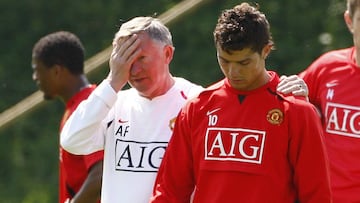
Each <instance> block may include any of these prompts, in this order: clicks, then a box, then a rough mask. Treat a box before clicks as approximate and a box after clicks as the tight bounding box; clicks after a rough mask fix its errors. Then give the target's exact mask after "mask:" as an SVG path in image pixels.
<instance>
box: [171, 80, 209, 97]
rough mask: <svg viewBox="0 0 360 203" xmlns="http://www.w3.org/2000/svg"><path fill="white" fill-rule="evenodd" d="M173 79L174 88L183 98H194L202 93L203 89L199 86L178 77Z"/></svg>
mask: <svg viewBox="0 0 360 203" xmlns="http://www.w3.org/2000/svg"><path fill="white" fill-rule="evenodd" d="M174 79H175V88H177V89H178V90H180V91H181V93H182V94H184V95H183V96H184V97H186V98H194V97H196V96H197V95H198V94H199V93H200V92H201V91H203V89H204V88H203V87H202V86H201V85H198V84H195V83H193V82H190V81H189V80H186V79H184V78H180V77H174Z"/></svg>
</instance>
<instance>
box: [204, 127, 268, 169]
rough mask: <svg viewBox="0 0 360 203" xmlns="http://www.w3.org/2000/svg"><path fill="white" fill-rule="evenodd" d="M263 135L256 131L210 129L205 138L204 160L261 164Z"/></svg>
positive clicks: (262, 132) (261, 132)
mask: <svg viewBox="0 0 360 203" xmlns="http://www.w3.org/2000/svg"><path fill="white" fill-rule="evenodd" d="M265 134H266V133H265V132H264V131H258V130H250V129H242V128H218V127H210V128H208V129H207V132H206V136H205V160H219V161H226V160H229V161H238V162H247V163H256V164H261V161H262V155H263V150H264V143H265Z"/></svg>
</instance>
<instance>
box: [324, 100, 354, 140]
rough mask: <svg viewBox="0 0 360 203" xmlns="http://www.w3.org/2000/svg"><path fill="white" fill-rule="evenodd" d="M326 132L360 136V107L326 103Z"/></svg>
mask: <svg viewBox="0 0 360 203" xmlns="http://www.w3.org/2000/svg"><path fill="white" fill-rule="evenodd" d="M325 116H326V132H328V133H333V134H337V135H343V136H349V137H355V138H360V108H359V107H356V106H349V105H343V104H336V103H332V102H327V103H326V108H325Z"/></svg>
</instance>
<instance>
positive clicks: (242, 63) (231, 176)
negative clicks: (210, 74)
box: [152, 3, 331, 203]
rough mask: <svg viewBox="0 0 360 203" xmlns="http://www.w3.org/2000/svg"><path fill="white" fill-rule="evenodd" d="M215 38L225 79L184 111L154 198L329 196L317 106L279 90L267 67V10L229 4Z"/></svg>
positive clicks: (272, 202)
mask: <svg viewBox="0 0 360 203" xmlns="http://www.w3.org/2000/svg"><path fill="white" fill-rule="evenodd" d="M214 39H215V46H216V50H217V58H218V62H219V65H220V68H221V70H222V72H223V73H224V75H225V79H223V80H221V81H219V82H218V83H216V84H214V85H212V86H211V87H209V88H207V89H206V90H205V91H203V92H202V93H200V95H199V96H198V97H196V98H194V99H192V100H190V101H189V102H188V103H187V105H186V106H185V107H184V108H183V109H182V110H181V112H180V113H179V115H178V117H177V119H176V123H175V129H174V133H173V136H172V138H171V140H170V142H169V145H168V148H167V150H166V152H165V155H164V158H163V161H162V163H161V167H160V169H159V172H158V176H157V180H156V183H155V185H154V193H153V197H152V202H153V203H155V202H156V203H159V202H163V203H168V202H171V203H178V202H184V203H185V202H190V201H191V199H192V201H193V202H194V203H202V202H206V203H218V202H223V203H229V202H246V203H263V202H269V203H279V202H281V203H294V202H301V203H309V202H313V203H320V202H321V203H326V202H331V192H330V184H329V173H328V170H329V169H328V163H327V158H326V157H327V155H326V152H325V150H324V144H323V140H322V130H321V124H320V120H319V119H318V116H317V114H316V111H315V108H314V107H313V106H312V105H311V104H310V103H308V102H306V101H303V100H300V99H296V98H294V97H293V96H287V97H285V96H283V95H280V94H278V93H277V92H276V86H277V85H278V83H279V77H278V75H277V74H276V73H275V72H272V71H267V70H266V68H265V59H266V58H267V57H268V55H269V54H270V51H271V49H272V47H273V42H272V39H271V34H270V26H269V24H268V21H267V20H266V18H265V15H264V14H263V13H261V12H260V11H258V9H257V8H256V7H253V6H250V5H249V4H248V3H242V4H240V5H237V6H235V7H234V8H232V9H229V10H225V11H224V12H223V13H222V14H221V15H220V17H219V19H218V23H217V25H216V28H215V31H214Z"/></svg>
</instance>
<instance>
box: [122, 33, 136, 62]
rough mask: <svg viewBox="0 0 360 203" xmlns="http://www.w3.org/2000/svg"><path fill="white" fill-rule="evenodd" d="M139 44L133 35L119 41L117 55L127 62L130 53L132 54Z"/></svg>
mask: <svg viewBox="0 0 360 203" xmlns="http://www.w3.org/2000/svg"><path fill="white" fill-rule="evenodd" d="M139 44H140V42H139V40H138V38H137V35H135V34H134V35H131V36H130V37H127V38H125V39H120V40H119V41H118V43H117V47H118V48H117V50H116V51H117V55H119V56H120V57H123V59H124V60H125V61H127V60H128V58H129V56H130V55H131V53H133V52H134V50H135V49H136V48H137V47H138V45H139Z"/></svg>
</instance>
